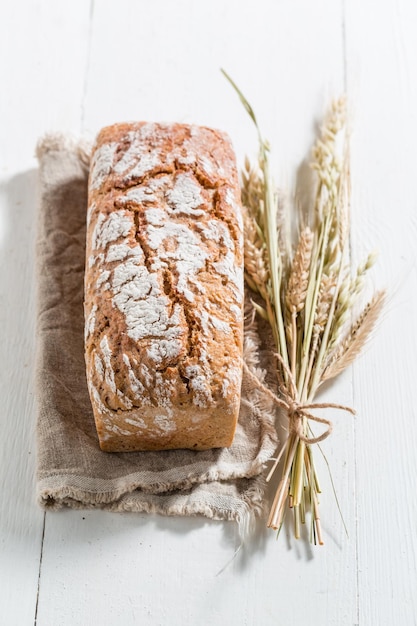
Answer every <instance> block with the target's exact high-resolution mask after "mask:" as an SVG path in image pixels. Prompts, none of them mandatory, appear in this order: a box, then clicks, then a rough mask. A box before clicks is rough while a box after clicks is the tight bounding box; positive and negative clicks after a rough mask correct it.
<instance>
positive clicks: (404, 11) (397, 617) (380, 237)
mask: <svg viewBox="0 0 417 626" xmlns="http://www.w3.org/2000/svg"><path fill="white" fill-rule="evenodd" d="M346 10H347V21H346V36H347V53H348V54H347V59H348V64H347V72H348V84H349V92H350V93H351V95H352V99H353V105H354V129H355V132H354V135H353V141H352V153H353V154H352V161H353V170H352V180H353V204H354V207H355V211H354V215H353V219H354V231H355V232H354V251H355V255H356V257H357V258H360V257H361V256H363V254H364V253H365V251H366V250H368V249H369V247H375V248H377V249H379V251H380V253H381V254H380V258H379V260H378V265H377V267H376V269H375V272H374V276H375V278H374V281H375V284H376V285H378V286H381V285H382V286H386V287H387V288H388V290H389V301H388V304H387V307H386V311H385V313H384V316H383V321H382V323H381V324H380V328H379V329H378V334H377V336H376V337H375V339H374V341H373V342H372V346H371V347H370V348H369V349H368V351H367V354H366V356H365V358H363V359H362V360H360V361H359V362H358V363H357V365H355V367H354V389H355V404H356V406H357V408H358V416H357V419H356V441H357V484H358V489H357V520H358V582H359V589H360V596H359V609H358V617H359V623H360V624H378V625H380V626H385V625H386V626H388V625H391V624H394V623H395V624H405V625H411V624H416V615H417V596H416V589H417V571H416V563H417V559H416V554H417V539H416V533H415V520H416V518H417V502H416V497H415V484H416V476H417V466H416V455H415V441H416V440H417V420H416V410H415V408H414V407H415V397H414V396H415V394H414V384H415V379H416V377H417V362H416V358H415V355H416V349H417V341H416V333H415V320H416V317H417V297H416V294H417V276H416V270H415V268H416V260H417V255H416V245H415V241H416V236H417V222H416V218H415V212H416V199H415V197H416V196H415V184H414V179H415V147H416V145H417V114H416V111H417V84H416V81H415V65H416V61H417V41H416V38H415V29H416V24H417V9H416V5H415V3H412V2H407V1H405V0H402V1H399V2H394V1H388V0H387V2H384V3H378V5H376V4H375V3H372V2H370V3H363V2H360V1H358V0H354V1H353V2H349V3H346Z"/></svg>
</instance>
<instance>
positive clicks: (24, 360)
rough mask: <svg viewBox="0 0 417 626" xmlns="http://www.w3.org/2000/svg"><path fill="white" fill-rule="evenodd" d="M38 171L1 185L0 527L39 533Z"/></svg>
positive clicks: (40, 516)
mask: <svg viewBox="0 0 417 626" xmlns="http://www.w3.org/2000/svg"><path fill="white" fill-rule="evenodd" d="M36 176H37V172H36V170H30V171H27V172H23V173H21V174H18V175H16V176H14V177H13V178H10V179H8V180H4V181H2V182H1V184H0V200H1V204H0V206H1V216H0V220H1V221H0V295H1V300H2V306H1V307H0V327H1V329H2V340H1V341H0V364H1V370H2V374H1V377H0V394H1V398H2V437H1V440H0V458H1V461H0V482H1V484H2V506H1V510H0V530H1V531H3V532H7V533H10V534H13V535H17V536H20V535H22V536H23V535H26V536H27V535H28V534H33V533H34V532H36V534H38V533H39V526H40V525H41V523H42V519H43V513H42V511H41V509H40V508H37V507H36V505H35V501H34V500H35V497H34V494H35V481H34V474H35V458H34V457H35V428H34V424H35V412H34V381H33V372H34V352H35V276H34V264H35V224H36V219H37V191H36Z"/></svg>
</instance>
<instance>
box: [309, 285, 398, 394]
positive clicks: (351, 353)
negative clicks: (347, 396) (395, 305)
mask: <svg viewBox="0 0 417 626" xmlns="http://www.w3.org/2000/svg"><path fill="white" fill-rule="evenodd" d="M385 295H386V294H385V291H378V292H377V293H376V294H375V295H374V297H373V298H372V300H371V301H370V302H368V304H367V305H366V306H365V308H364V310H363V311H362V313H361V314H360V316H359V317H358V319H357V320H356V322H354V323H353V324H352V326H351V327H350V329H349V332H348V334H347V336H346V337H345V338H344V339H343V340H342V341H341V343H340V344H339V346H337V347H336V349H335V350H334V352H333V354H332V355H330V359H329V362H328V365H327V366H326V368H325V370H324V372H323V374H322V377H321V380H322V382H324V381H325V380H330V379H331V378H335V376H338V375H339V374H341V373H342V372H343V370H344V369H346V368H347V367H348V366H349V365H351V364H352V363H353V361H354V360H355V359H356V357H357V356H358V354H359V352H360V351H361V350H362V348H363V346H364V345H365V343H366V341H367V340H368V338H369V336H370V334H371V332H372V330H373V328H374V326H375V323H376V321H377V319H378V317H379V314H380V312H381V309H382V307H383V305H384V302H385Z"/></svg>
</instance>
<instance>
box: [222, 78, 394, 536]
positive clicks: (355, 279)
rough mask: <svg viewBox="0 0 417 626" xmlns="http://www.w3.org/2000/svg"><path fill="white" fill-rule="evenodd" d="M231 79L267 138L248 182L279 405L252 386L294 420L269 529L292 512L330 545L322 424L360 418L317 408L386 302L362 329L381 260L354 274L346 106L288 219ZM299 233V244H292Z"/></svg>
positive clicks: (254, 281) (320, 146)
mask: <svg viewBox="0 0 417 626" xmlns="http://www.w3.org/2000/svg"><path fill="white" fill-rule="evenodd" d="M223 73H224V74H225V76H226V78H227V79H228V80H229V82H230V83H231V84H232V86H233V87H234V89H235V90H236V92H237V94H238V95H239V97H240V100H241V102H242V104H243V105H244V107H245V109H246V111H247V112H248V114H249V116H250V117H251V119H252V121H253V122H254V124H255V126H256V128H257V131H258V138H259V159H258V162H257V163H256V165H251V164H250V162H249V161H248V160H247V159H246V162H245V167H244V170H243V172H242V202H243V207H244V234H245V278H246V282H247V285H248V286H249V287H250V289H251V290H253V292H255V293H256V294H257V298H254V302H253V306H254V308H255V310H256V313H257V314H258V315H260V316H261V317H262V318H264V319H265V320H267V321H268V322H269V324H270V325H271V328H272V332H273V336H274V340H275V347H276V363H277V377H278V396H277V395H275V394H274V393H273V392H272V391H270V390H269V389H268V388H266V387H265V386H264V385H263V384H260V383H259V381H258V380H257V379H256V378H255V377H254V376H253V375H252V376H253V378H254V383H255V384H257V385H258V386H260V387H262V389H263V391H264V392H265V393H268V394H270V395H271V397H272V398H273V399H274V400H275V402H276V404H278V405H279V406H280V407H282V409H284V411H285V413H286V415H287V418H288V437H287V439H286V441H285V443H284V445H283V447H282V448H281V450H280V453H279V454H278V456H277V458H276V459H275V462H274V465H273V466H272V469H271V471H270V472H269V475H268V477H267V480H270V479H271V477H272V475H273V474H274V472H275V471H276V470H277V468H278V467H279V463H280V461H283V463H282V478H281V480H280V482H279V485H278V488H277V492H276V495H275V498H274V501H273V504H272V508H271V512H270V515H269V519H268V527H270V528H273V529H275V530H278V531H279V530H280V529H281V527H282V524H283V520H284V516H285V513H286V511H287V510H288V509H290V510H291V511H292V513H293V518H294V534H295V537H297V538H299V537H300V529H301V524H303V523H305V521H306V512H307V511H308V510H309V511H310V520H311V532H310V539H311V541H312V542H313V543H319V544H322V543H323V538H322V530H321V524H320V514H319V502H318V494H319V493H320V486H319V481H318V478H317V473H316V469H315V465H314V460H313V444H317V443H319V442H320V441H322V440H323V439H325V438H326V437H327V436H328V435H329V434H330V432H331V430H332V424H331V422H330V421H329V420H327V419H325V418H324V417H322V416H318V415H317V410H319V412H320V411H321V412H322V413H323V412H325V411H324V410H325V409H328V408H336V409H341V410H345V411H349V412H351V413H353V410H352V409H351V408H349V407H345V406H341V405H338V404H334V403H317V402H314V398H315V396H316V394H317V391H318V390H319V388H320V386H321V385H322V384H323V383H324V382H326V381H328V380H330V379H332V378H334V377H335V376H337V375H338V374H340V373H341V372H342V371H343V370H344V369H345V368H346V367H348V365H350V364H351V363H352V362H353V360H354V359H355V357H356V356H357V355H358V353H359V352H360V350H361V348H362V347H363V346H364V344H365V342H366V340H367V339H368V337H369V335H370V333H371V331H372V329H373V328H374V325H375V322H376V320H377V318H378V315H379V313H380V311H381V308H382V306H383V303H384V298H385V293H384V291H378V292H377V293H375V295H374V296H373V298H372V299H371V300H370V301H369V302H368V303H367V304H366V305H365V307H364V308H363V310H362V312H361V313H360V314H359V315H358V316H357V318H356V319H353V310H354V305H356V303H357V300H358V298H359V296H360V295H361V294H362V292H363V288H364V284H365V275H366V274H367V272H368V270H369V269H370V268H371V267H372V265H373V263H374V261H375V255H374V254H370V255H369V256H368V257H367V259H366V260H365V261H364V262H363V263H361V264H360V265H359V266H358V267H357V268H356V269H353V268H352V266H351V262H350V255H349V234H350V233H349V158H348V148H347V146H348V138H347V132H346V102H345V99H344V98H341V99H339V100H337V101H335V102H334V103H333V104H332V106H331V108H330V111H329V113H328V115H327V118H326V119H325V122H324V124H323V127H322V131H321V137H320V138H319V139H318V140H317V141H316V144H315V146H314V148H313V155H312V163H311V165H312V168H313V170H314V171H315V173H316V178H317V181H316V189H315V192H314V194H313V197H312V198H311V207H310V209H309V210H308V211H305V209H303V211H301V210H297V209H295V210H294V211H293V212H292V213H291V214H289V217H287V218H285V215H282V214H281V213H282V212H280V210H279V195H278V193H277V190H276V188H275V187H274V185H273V182H272V178H271V174H270V163H269V145H268V143H267V142H266V141H265V140H264V139H263V137H262V135H261V132H260V130H259V126H258V123H257V120H256V117H255V114H254V112H253V109H252V107H251V106H250V104H249V103H248V101H247V100H246V98H245V97H244V96H243V94H242V93H241V92H240V90H239V89H238V87H237V86H236V84H235V83H234V82H233V81H232V79H231V78H230V77H229V76H228V75H227V74H226V73H225V72H223ZM294 232H296V236H295V241H293V239H294V238H292V237H291V235H290V234H291V233H294ZM248 374H249V375H251V374H250V372H249V371H248ZM312 422H319V423H321V424H323V425H324V426H325V430H324V432H322V434H321V435H319V436H317V437H315V436H314V435H313V432H312Z"/></svg>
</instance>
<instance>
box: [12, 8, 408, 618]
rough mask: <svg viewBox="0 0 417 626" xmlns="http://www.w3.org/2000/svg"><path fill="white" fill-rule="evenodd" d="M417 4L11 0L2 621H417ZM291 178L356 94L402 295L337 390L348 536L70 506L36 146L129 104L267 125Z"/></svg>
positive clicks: (134, 112) (362, 154)
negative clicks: (49, 340) (44, 483)
mask: <svg viewBox="0 0 417 626" xmlns="http://www.w3.org/2000/svg"><path fill="white" fill-rule="evenodd" d="M416 30H417V5H416V3H415V2H414V1H413V0H379V1H377V0H375V1H371V0H349V1H346V0H316V1H315V2H312V1H311V0H294V1H292V2H290V1H289V0H257V1H256V2H255V1H249V0H241V1H238V0H228V1H227V0H210V2H204V3H203V2H196V1H194V2H193V0H176V1H169V0H154V1H151V0H136V1H135V0H119V1H118V2H111V1H110V0H90V1H87V0H73V1H72V2H68V3H63V2H54V1H53V0H32V1H30V0H14V1H13V2H9V3H7V2H2V3H1V9H0V46H1V57H0V58H1V64H0V85H1V98H0V120H1V123H0V178H1V181H0V182H1V196H0V198H1V221H0V277H1V278H0V296H1V307H0V328H1V341H0V355H1V357H0V358H1V361H0V366H1V380H0V385H1V388H0V398H1V401H2V412H1V421H2V427H1V437H0V469H1V474H0V481H1V505H0V624H2V625H3V624H4V625H5V626H13V625H17V626H26V625H29V624H33V623H37V624H38V625H39V626H84V625H87V624H100V625H109V626H110V625H111V626H113V625H119V624H120V625H123V626H126V625H130V624H150V625H159V624H161V625H168V624H169V625H176V624H181V625H182V626H187V625H188V626H190V625H193V626H195V625H197V626H200V625H202V626H210V625H212V624H213V625H214V624H216V625H217V624H230V625H233V626H234V625H236V626H243V625H256V626H258V625H259V626H268V625H269V624H271V625H272V624H274V625H276V624H279V625H282V626H291V625H296V626H298V625H303V624H306V623H308V624H311V625H312V626H323V625H324V626H325V625H333V624H334V625H343V626H344V625H346V626H347V625H354V624H355V625H357V624H359V625H360V626H385V625H386V626H394V625H400V626H411V625H412V624H417V578H416V552H417V538H416V537H417V530H416V529H417V504H416V499H417V498H416V484H417V454H416V452H415V445H416V442H417V410H416V403H417V396H416V380H417V359H416V353H417V334H416V332H415V327H416V319H417V273H416V249H417V246H416V241H417V218H416V215H417V186H416V165H417V74H416V67H417V37H416ZM220 66H223V67H225V68H226V69H227V70H228V71H229V72H230V73H231V75H232V76H233V77H234V79H235V80H236V82H237V83H238V84H239V85H240V86H241V88H242V89H243V90H244V91H245V93H246V94H247V96H248V98H249V99H250V101H251V102H252V104H253V105H254V107H255V109H256V111H257V114H258V117H259V120H260V122H261V124H262V127H263V128H264V131H265V134H266V135H267V136H268V137H269V139H270V141H271V143H272V145H273V148H274V169H275V172H276V178H277V180H278V181H279V182H280V183H281V185H282V186H284V187H285V188H287V189H288V190H290V189H291V187H292V185H293V183H294V179H295V175H296V173H297V171H298V169H299V168H300V165H301V164H302V162H303V159H305V158H306V156H308V154H309V150H310V147H311V144H312V141H313V139H314V136H315V131H316V125H317V123H318V121H319V120H320V119H321V116H322V113H323V111H324V110H325V108H326V106H327V104H328V103H329V100H330V98H331V97H333V96H337V95H339V94H340V93H342V92H344V91H347V93H348V94H349V97H350V102H351V105H352V110H353V128H354V134H353V137H352V183H353V203H352V221H353V236H352V251H353V254H354V257H355V258H360V257H361V255H362V254H363V253H365V252H366V251H368V250H369V249H372V248H378V249H379V251H380V253H381V256H380V259H379V262H378V265H377V268H376V270H375V271H374V272H373V283H374V285H377V286H384V285H385V286H387V287H388V289H389V290H390V294H391V295H390V301H389V304H388V306H387V308H386V311H385V314H384V318H383V320H382V322H381V323H380V325H379V329H378V333H377V335H376V337H375V339H374V340H373V342H372V345H371V346H370V347H369V348H368V350H367V351H366V354H365V355H364V356H363V357H362V358H361V360H359V361H358V362H357V364H355V366H354V367H352V368H351V369H350V370H349V371H348V372H347V373H345V374H344V375H343V376H342V378H341V379H340V380H338V381H337V383H336V384H335V385H333V386H332V388H331V389H330V390H329V391H328V392H327V395H326V398H329V399H330V398H331V399H333V400H334V401H338V402H343V403H345V404H351V405H353V406H355V407H356V409H357V416H356V417H355V418H351V417H349V416H345V415H343V414H342V416H337V425H336V428H335V432H334V434H333V435H332V437H331V438H330V439H329V440H327V441H326V443H325V444H324V448H325V452H326V454H327V456H328V459H329V462H330V465H331V467H332V472H333V478H334V481H335V484H336V488H337V491H338V495H339V499H340V503H341V507H342V510H343V514H344V517H345V520H346V524H347V527H348V530H349V538H347V537H346V536H345V534H344V531H343V526H342V523H341V520H340V517H339V514H338V512H337V508H336V504H335V501H334V498H333V496H332V492H331V487H330V482H329V479H328V475H327V471H326V468H325V466H324V465H323V464H322V467H321V468H320V472H321V475H322V478H323V483H324V494H323V497H322V504H321V508H322V518H323V524H324V532H325V539H326V544H325V546H323V547H314V546H313V547H312V546H309V545H308V544H305V543H303V542H296V541H295V540H294V539H292V537H291V535H290V534H288V536H286V534H285V533H284V534H283V535H282V536H281V537H280V539H279V541H278V542H277V541H275V535H274V533H272V532H269V531H268V532H267V531H265V530H264V529H263V526H260V528H259V530H258V533H257V535H256V537H255V538H254V539H253V540H252V542H251V543H250V544H248V545H247V546H246V547H245V548H244V549H243V550H242V551H241V552H240V553H239V555H238V556H237V557H236V559H235V560H234V561H233V563H231V564H230V565H229V567H227V568H226V569H225V571H224V572H223V573H221V574H220V575H217V576H216V574H217V573H218V572H219V570H220V569H221V568H222V567H223V566H224V565H225V563H226V562H227V561H228V560H229V559H230V558H231V556H232V555H233V553H234V550H235V549H236V547H237V545H238V543H239V539H238V536H237V528H236V527H235V526H234V525H233V524H231V523H230V524H227V523H219V522H209V521H207V520H204V519H174V518H167V519H165V518H159V517H149V516H142V515H134V514H130V515H117V514H111V513H104V512H100V511H94V512H92V511H62V512H58V513H56V512H55V513H54V512H50V513H47V514H46V515H45V514H44V513H43V511H41V509H40V508H39V507H38V505H37V503H36V501H35V496H34V473H35V454H36V447H35V438H34V422H35V410H34V387H33V364H34V349H35V340H34V321H35V320H34V301H35V285H34V267H33V266H34V236H35V233H34V229H35V213H36V205H37V196H36V167H37V164H36V161H35V158H34V147H35V144H36V141H37V139H38V137H39V136H41V135H42V134H43V133H44V132H46V131H48V130H63V131H72V132H74V133H75V134H76V135H79V134H81V133H86V134H87V135H89V136H91V137H92V136H94V134H95V133H96V131H97V130H98V129H99V128H100V127H102V126H103V125H105V124H109V123H113V122H115V121H122V120H134V119H143V120H177V121H184V122H195V123H202V124H206V125H211V126H215V127H220V128H223V129H225V130H227V131H228V132H229V133H230V135H231V137H232V138H233V141H234V144H235V148H236V152H237V155H238V159H239V160H240V162H241V163H242V160H243V156H244V154H245V153H246V152H248V153H252V154H253V155H255V153H256V136H255V133H254V130H253V128H252V127H251V125H250V122H249V120H248V118H247V116H246V114H245V113H244V111H243V109H242V108H241V106H240V104H239V102H238V101H237V98H236V97H235V94H234V93H233V92H232V90H231V89H230V87H229V86H228V84H226V81H225V80H224V78H223V77H222V76H221V74H220V72H219V67H220Z"/></svg>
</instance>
